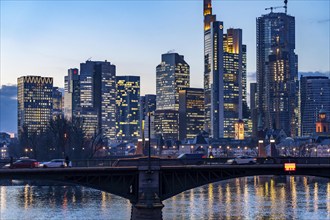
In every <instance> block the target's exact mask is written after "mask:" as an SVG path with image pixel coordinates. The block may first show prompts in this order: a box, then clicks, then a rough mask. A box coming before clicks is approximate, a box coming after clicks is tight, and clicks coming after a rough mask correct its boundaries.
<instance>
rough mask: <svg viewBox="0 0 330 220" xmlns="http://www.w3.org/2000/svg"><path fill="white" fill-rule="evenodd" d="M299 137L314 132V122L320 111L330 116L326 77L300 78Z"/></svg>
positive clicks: (329, 89)
mask: <svg viewBox="0 0 330 220" xmlns="http://www.w3.org/2000/svg"><path fill="white" fill-rule="evenodd" d="M300 100H301V102H300V123H301V135H302V136H309V135H312V134H313V133H314V132H315V122H316V121H317V120H318V114H319V112H320V110H322V111H324V112H325V113H326V114H327V115H330V79H329V78H328V77H326V76H305V77H304V76H301V77H300Z"/></svg>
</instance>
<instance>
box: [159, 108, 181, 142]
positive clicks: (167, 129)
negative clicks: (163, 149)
mask: <svg viewBox="0 0 330 220" xmlns="http://www.w3.org/2000/svg"><path fill="white" fill-rule="evenodd" d="M154 120H155V121H154V126H155V133H156V134H157V135H159V136H162V138H163V139H164V140H172V141H176V140H178V139H179V112H178V111H176V110H170V109H166V110H156V111H155V117H154Z"/></svg>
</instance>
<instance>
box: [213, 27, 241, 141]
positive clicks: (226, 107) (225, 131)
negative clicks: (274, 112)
mask: <svg viewBox="0 0 330 220" xmlns="http://www.w3.org/2000/svg"><path fill="white" fill-rule="evenodd" d="M245 57H246V46H245V45H243V44H242V30H241V29H233V28H230V29H227V33H226V34H224V38H223V76H222V77H220V78H219V80H220V85H223V86H221V87H220V88H219V94H220V97H223V98H221V102H220V108H219V115H220V116H221V117H220V123H219V125H220V126H219V127H220V130H219V136H220V137H225V138H235V123H236V122H237V121H239V120H240V122H242V123H243V121H242V119H243V104H244V105H245V106H246V58H245ZM243 58H244V59H243Z"/></svg>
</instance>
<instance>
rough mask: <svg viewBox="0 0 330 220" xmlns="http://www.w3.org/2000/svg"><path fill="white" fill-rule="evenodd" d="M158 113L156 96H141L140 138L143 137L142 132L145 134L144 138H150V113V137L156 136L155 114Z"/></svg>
mask: <svg viewBox="0 0 330 220" xmlns="http://www.w3.org/2000/svg"><path fill="white" fill-rule="evenodd" d="M155 111H156V95H153V94H146V95H144V96H140V136H141V137H142V132H144V137H148V132H149V131H148V129H149V128H148V123H149V121H148V120H149V118H148V117H147V116H148V113H151V118H150V130H151V131H150V135H151V137H152V138H154V136H155V131H154V126H153V124H154V120H153V118H154V116H153V115H154V113H155Z"/></svg>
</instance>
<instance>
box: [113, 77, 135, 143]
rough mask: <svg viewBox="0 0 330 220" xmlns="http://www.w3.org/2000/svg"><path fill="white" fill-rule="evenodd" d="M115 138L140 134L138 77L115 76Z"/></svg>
mask: <svg viewBox="0 0 330 220" xmlns="http://www.w3.org/2000/svg"><path fill="white" fill-rule="evenodd" d="M116 80H117V100H116V104H117V114H116V115H117V139H118V140H134V139H137V138H138V137H139V136H140V102H139V100H140V77H139V76H117V77H116Z"/></svg>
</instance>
